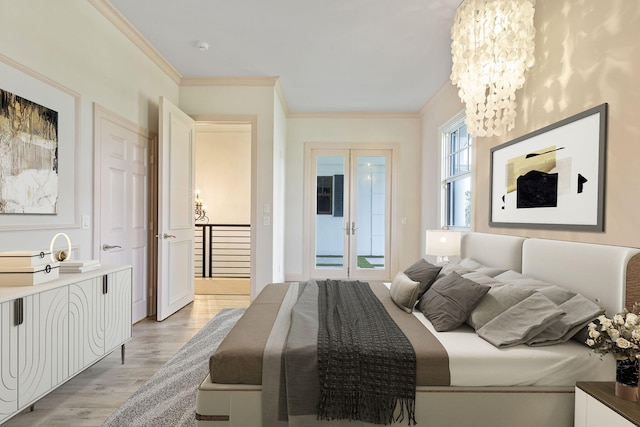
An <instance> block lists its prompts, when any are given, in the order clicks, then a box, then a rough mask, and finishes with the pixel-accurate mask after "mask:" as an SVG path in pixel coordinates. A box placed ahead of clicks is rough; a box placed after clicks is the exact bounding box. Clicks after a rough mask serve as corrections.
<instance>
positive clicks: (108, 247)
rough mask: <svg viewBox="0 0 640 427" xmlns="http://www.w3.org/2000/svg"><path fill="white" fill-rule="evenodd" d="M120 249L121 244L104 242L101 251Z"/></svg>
mask: <svg viewBox="0 0 640 427" xmlns="http://www.w3.org/2000/svg"><path fill="white" fill-rule="evenodd" d="M116 248H117V249H122V246H118V245H109V244H107V243H105V244H104V245H102V250H103V251H108V250H109V249H116Z"/></svg>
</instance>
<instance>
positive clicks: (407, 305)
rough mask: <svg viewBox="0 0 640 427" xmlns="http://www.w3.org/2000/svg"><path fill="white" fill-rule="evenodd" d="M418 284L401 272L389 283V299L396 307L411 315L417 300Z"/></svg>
mask: <svg viewBox="0 0 640 427" xmlns="http://www.w3.org/2000/svg"><path fill="white" fill-rule="evenodd" d="M419 288H420V282H414V281H413V280H411V279H409V277H408V276H407V275H406V274H404V273H403V272H402V271H401V272H399V273H398V274H396V277H394V278H393V282H391V288H390V292H391V299H392V300H393V302H395V303H396V305H397V306H398V307H400V308H401V309H403V310H404V311H406V312H407V313H411V312H412V311H413V306H414V305H416V301H417V299H418V291H419Z"/></svg>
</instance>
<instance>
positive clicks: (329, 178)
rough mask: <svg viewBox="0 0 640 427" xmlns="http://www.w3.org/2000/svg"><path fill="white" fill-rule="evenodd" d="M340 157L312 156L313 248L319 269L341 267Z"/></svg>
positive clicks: (342, 163) (342, 193)
mask: <svg viewBox="0 0 640 427" xmlns="http://www.w3.org/2000/svg"><path fill="white" fill-rule="evenodd" d="M344 172H345V157H344V156H317V157H316V216H315V217H316V227H315V230H316V248H315V263H316V268H319V269H343V268H344V267H345V262H346V260H345V238H344V236H345V230H344V227H345V218H344V214H345V212H344V209H345V200H344V197H345V191H344Z"/></svg>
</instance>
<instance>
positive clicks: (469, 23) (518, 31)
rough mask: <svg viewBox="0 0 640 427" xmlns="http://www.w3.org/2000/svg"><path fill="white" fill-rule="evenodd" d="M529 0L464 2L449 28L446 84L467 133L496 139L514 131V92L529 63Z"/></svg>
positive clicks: (532, 45)
mask: <svg viewBox="0 0 640 427" xmlns="http://www.w3.org/2000/svg"><path fill="white" fill-rule="evenodd" d="M534 5H535V0H464V1H463V2H462V4H460V6H459V7H458V10H457V11H456V15H455V19H454V22H453V26H452V27H451V57H452V60H453V65H452V67H451V81H452V82H453V84H455V85H457V86H458V88H459V89H460V90H459V91H458V94H459V96H460V99H461V100H462V101H463V102H464V103H465V113H466V116H467V118H466V119H465V123H466V124H467V130H468V131H469V133H471V134H472V135H474V136H492V135H498V136H499V135H502V133H503V132H504V131H505V129H506V130H511V129H513V127H514V122H515V118H516V106H517V104H516V90H518V89H520V88H521V87H522V86H523V85H524V82H525V78H524V74H525V72H526V71H527V69H529V68H531V67H532V66H533V63H534V57H533V52H534V49H535V43H534V38H535V35H536V29H535V27H534V26H533V15H534V13H535V9H534Z"/></svg>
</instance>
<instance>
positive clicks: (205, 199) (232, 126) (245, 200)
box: [194, 121, 252, 295]
mask: <svg viewBox="0 0 640 427" xmlns="http://www.w3.org/2000/svg"><path fill="white" fill-rule="evenodd" d="M195 135H196V136H195V139H196V149H195V151H196V161H195V189H196V194H197V196H196V197H197V198H198V201H195V200H194V204H196V203H198V204H199V206H195V210H196V211H198V210H199V212H196V213H195V218H196V221H195V235H196V243H195V253H194V271H195V293H196V294H207V295H249V293H250V280H251V279H250V272H251V182H252V175H251V154H252V123H250V122H220V121H198V122H196V134H195Z"/></svg>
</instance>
